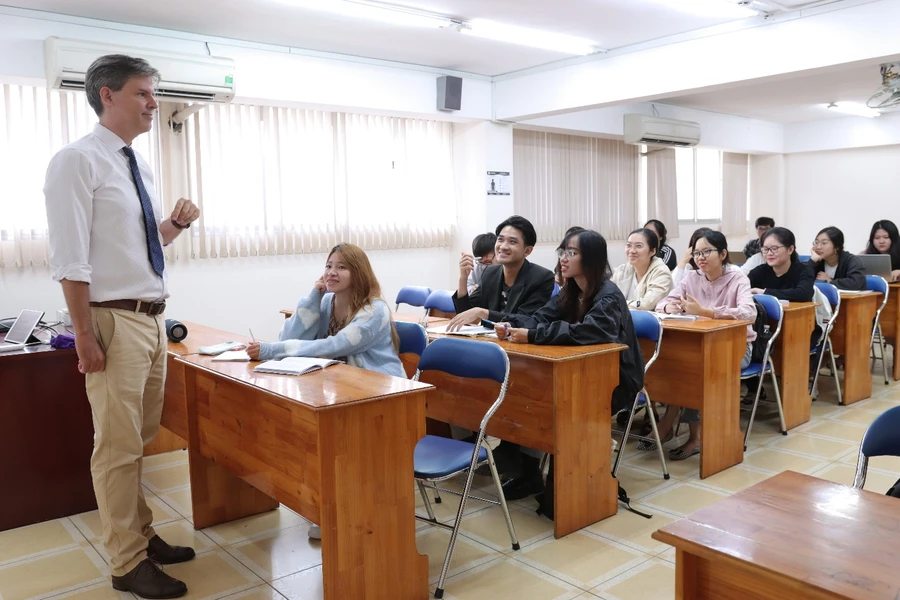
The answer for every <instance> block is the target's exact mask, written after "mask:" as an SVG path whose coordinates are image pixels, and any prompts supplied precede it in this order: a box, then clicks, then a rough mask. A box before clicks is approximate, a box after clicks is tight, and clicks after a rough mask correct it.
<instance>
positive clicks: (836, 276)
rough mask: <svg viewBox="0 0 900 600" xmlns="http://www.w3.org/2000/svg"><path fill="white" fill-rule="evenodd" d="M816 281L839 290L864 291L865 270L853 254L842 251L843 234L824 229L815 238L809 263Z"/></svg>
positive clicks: (831, 228) (835, 230)
mask: <svg viewBox="0 0 900 600" xmlns="http://www.w3.org/2000/svg"><path fill="white" fill-rule="evenodd" d="M807 264H808V265H810V266H811V267H812V268H813V270H814V272H815V273H816V281H827V282H829V283H831V284H833V285H834V286H835V287H836V288H838V289H840V290H858V291H862V290H865V289H866V270H865V268H864V267H863V265H862V261H860V260H859V259H858V258H857V257H856V255H855V254H851V253H850V252H847V251H846V250H844V233H843V232H842V231H841V230H840V229H838V228H837V227H826V228H825V229H823V230H822V231H820V232H819V234H818V235H817V236H816V241H815V243H814V244H813V247H812V250H811V252H810V258H809V262H808V263H807Z"/></svg>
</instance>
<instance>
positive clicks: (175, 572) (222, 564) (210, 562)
mask: <svg viewBox="0 0 900 600" xmlns="http://www.w3.org/2000/svg"><path fill="white" fill-rule="evenodd" d="M166 573H168V574H169V575H171V576H172V577H175V578H176V579H180V580H182V581H183V582H185V583H186V584H187V586H188V594H187V596H183V598H184V600H199V599H200V598H206V599H208V598H223V597H225V596H229V595H232V594H236V593H238V592H243V591H246V590H249V589H251V588H254V587H257V586H259V585H260V584H262V583H263V581H262V580H261V579H260V578H259V577H257V576H256V575H254V574H253V573H252V572H251V571H250V570H249V569H248V568H247V567H245V566H243V565H242V564H241V563H239V562H238V561H237V560H235V558H234V557H232V556H231V555H229V554H228V553H227V552H225V551H224V550H217V551H214V552H207V553H206V554H203V555H201V556H198V557H197V558H195V559H194V560H192V561H189V562H186V563H180V564H177V565H166Z"/></svg>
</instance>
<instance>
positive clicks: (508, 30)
mask: <svg viewBox="0 0 900 600" xmlns="http://www.w3.org/2000/svg"><path fill="white" fill-rule="evenodd" d="M459 31H460V33H464V34H466V35H474V36H476V37H480V38H485V39H489V40H495V41H498V42H507V43H510V44H519V45H521V46H531V47H532V48H543V49H544V50H551V51H553V52H559V53H561V54H575V55H582V56H583V55H587V54H594V53H596V52H603V50H601V49H599V48H597V47H596V46H595V45H594V43H593V42H592V41H590V40H586V39H583V38H577V37H572V36H570V35H564V34H561V33H552V32H548V31H541V30H538V29H529V28H527V27H515V26H513V25H505V24H503V23H497V22H495V21H487V20H484V19H472V20H471V21H467V22H466V23H465V24H463V25H462V26H461V27H460V30H459Z"/></svg>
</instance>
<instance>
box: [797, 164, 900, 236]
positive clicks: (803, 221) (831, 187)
mask: <svg viewBox="0 0 900 600" xmlns="http://www.w3.org/2000/svg"><path fill="white" fill-rule="evenodd" d="M898 164H900V146H884V147H879V148H858V149H853V150H835V151H828V152H807V153H800V154H789V155H787V156H786V157H785V203H784V219H783V220H784V225H785V226H786V227H788V228H790V229H791V230H792V231H793V232H794V234H795V235H796V236H797V244H798V246H799V247H798V251H799V252H800V253H801V254H808V253H809V247H810V246H811V245H812V240H813V239H814V238H815V235H816V233H817V232H818V231H819V230H820V229H822V228H823V227H827V226H829V225H834V226H836V227H838V228H840V229H841V231H843V232H844V239H845V243H846V247H847V250H849V251H850V252H854V253H856V252H859V251H860V250H862V249H863V248H864V247H865V244H866V241H867V240H868V236H869V230H870V229H871V227H872V223H874V222H875V221H877V220H879V219H890V220H892V221H894V222H895V223H897V222H900V208H898V207H900V204H898V202H897V197H898V196H897V194H898V191H897V181H896V179H897V178H896V173H897V165H898Z"/></svg>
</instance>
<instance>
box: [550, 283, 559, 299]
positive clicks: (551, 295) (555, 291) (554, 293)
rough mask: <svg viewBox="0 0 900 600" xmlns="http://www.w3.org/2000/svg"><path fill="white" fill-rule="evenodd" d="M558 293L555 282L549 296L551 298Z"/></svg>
mask: <svg viewBox="0 0 900 600" xmlns="http://www.w3.org/2000/svg"><path fill="white" fill-rule="evenodd" d="M558 293H559V284H558V283H556V282H555V281H554V282H553V293H552V294H550V297H551V298H553V297H555V296H556V295H557V294H558Z"/></svg>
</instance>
